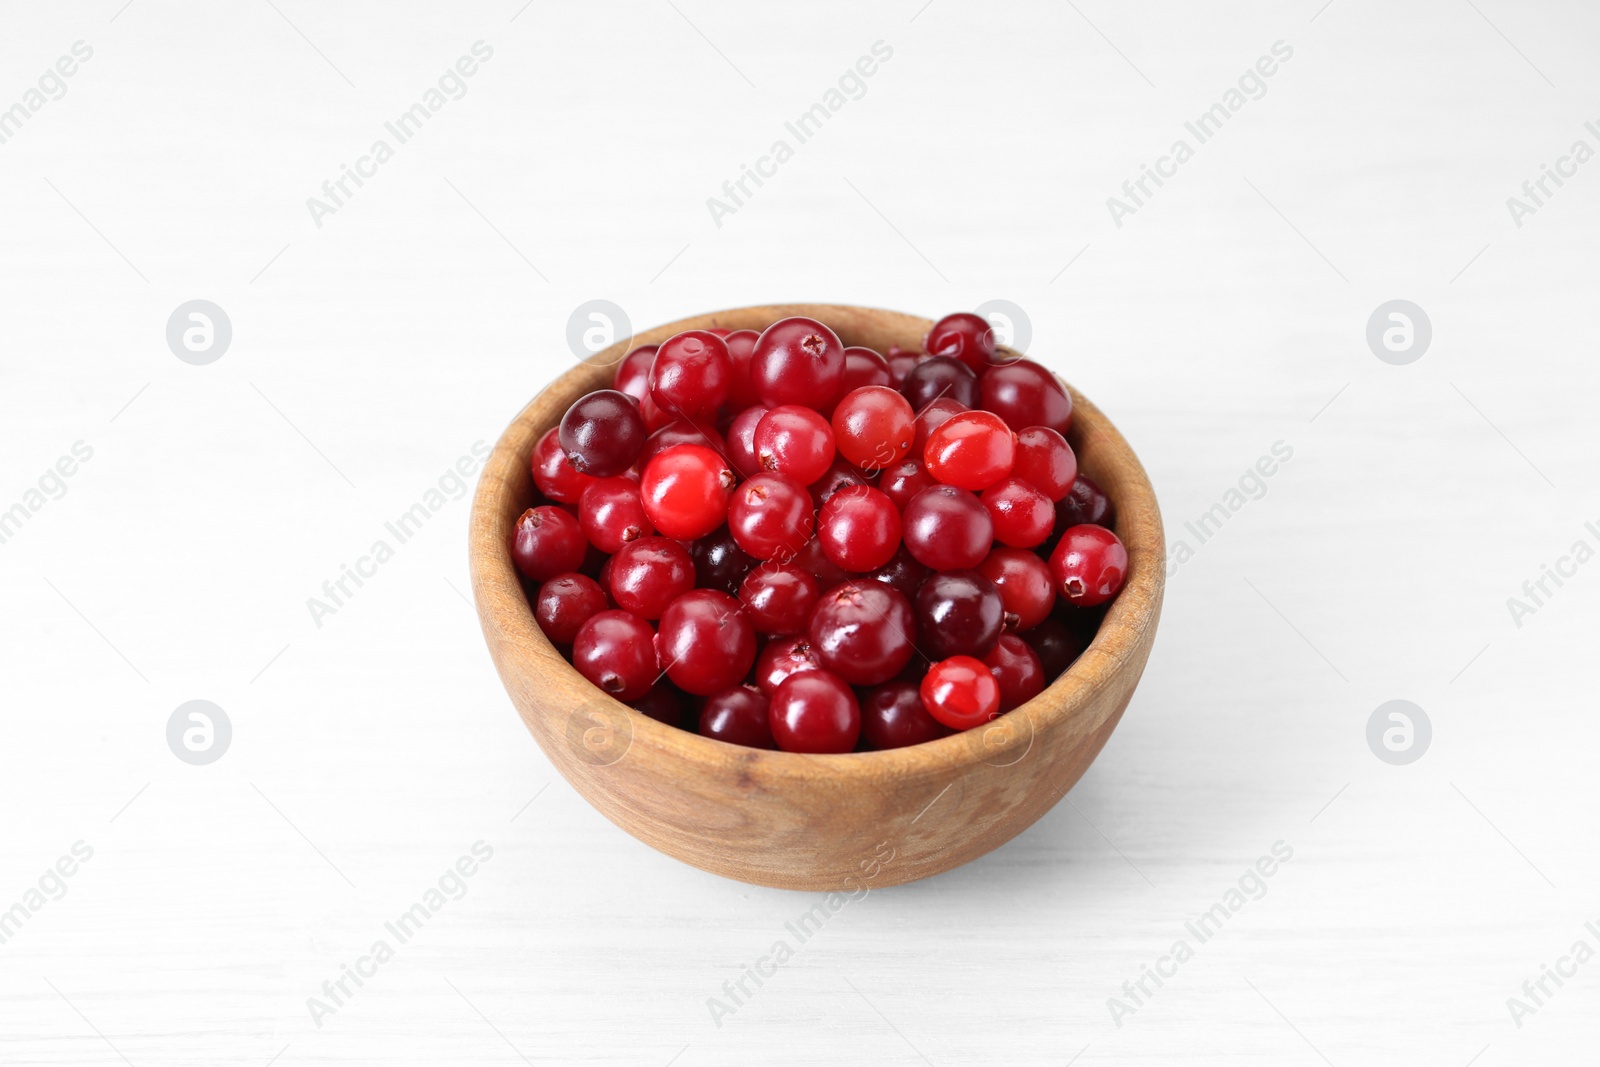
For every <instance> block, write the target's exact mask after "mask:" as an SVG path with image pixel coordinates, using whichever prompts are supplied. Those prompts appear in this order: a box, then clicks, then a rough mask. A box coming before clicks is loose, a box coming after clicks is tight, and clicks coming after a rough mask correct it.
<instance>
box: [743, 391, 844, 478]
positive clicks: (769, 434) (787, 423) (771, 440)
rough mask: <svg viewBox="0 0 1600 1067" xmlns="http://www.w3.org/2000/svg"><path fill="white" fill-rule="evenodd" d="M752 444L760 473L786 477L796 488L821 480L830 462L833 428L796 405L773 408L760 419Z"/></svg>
mask: <svg viewBox="0 0 1600 1067" xmlns="http://www.w3.org/2000/svg"><path fill="white" fill-rule="evenodd" d="M754 441H755V446H756V458H757V459H758V460H759V461H760V463H761V469H762V470H764V471H772V472H774V473H776V474H783V475H787V476H788V477H790V478H792V479H794V480H795V481H796V482H798V483H799V484H800V485H810V484H811V483H812V482H814V481H816V480H817V479H818V478H820V477H822V474H823V472H824V471H826V470H827V469H828V464H830V463H832V462H833V428H832V427H830V426H829V425H828V420H827V419H825V418H823V417H822V416H821V415H819V414H817V413H816V412H815V411H812V410H811V409H810V408H805V407H801V406H800V405H798V404H784V405H782V406H779V407H774V408H772V410H770V411H768V412H767V413H766V414H765V415H763V416H761V421H760V422H758V423H756V432H755V438H754Z"/></svg>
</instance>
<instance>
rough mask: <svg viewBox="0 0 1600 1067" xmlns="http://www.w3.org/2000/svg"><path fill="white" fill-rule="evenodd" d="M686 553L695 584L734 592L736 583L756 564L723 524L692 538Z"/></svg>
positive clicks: (737, 588)
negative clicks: (704, 534) (692, 545)
mask: <svg viewBox="0 0 1600 1067" xmlns="http://www.w3.org/2000/svg"><path fill="white" fill-rule="evenodd" d="M689 554H690V555H692V556H693V557H694V573H695V584H696V585H698V586H700V588H702V589H720V590H721V591H722V592H724V593H736V592H738V591H739V583H740V582H742V581H744V576H745V575H746V574H748V573H749V571H750V568H751V567H754V566H755V565H756V561H755V560H753V559H751V558H750V557H749V556H747V555H745V554H744V550H743V549H742V548H740V547H739V543H738V542H737V541H735V540H734V539H733V534H732V532H730V531H729V529H728V528H727V527H726V526H724V527H722V528H721V529H718V530H716V531H714V532H712V533H709V534H707V535H706V536H704V537H702V538H700V540H698V541H696V542H694V547H693V548H691V549H690V550H689Z"/></svg>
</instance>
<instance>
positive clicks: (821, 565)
mask: <svg viewBox="0 0 1600 1067" xmlns="http://www.w3.org/2000/svg"><path fill="white" fill-rule="evenodd" d="M794 564H795V566H797V567H803V568H804V569H806V570H808V571H810V572H811V573H812V574H814V575H816V576H817V585H818V586H819V587H821V588H823V589H832V588H833V587H834V586H836V585H838V584H839V583H840V582H846V581H849V580H850V575H849V573H848V572H846V571H844V570H843V569H841V568H840V567H839V566H838V565H837V564H835V563H834V562H833V560H831V559H829V558H828V554H827V553H826V552H824V551H823V550H822V542H821V541H819V540H817V539H816V538H815V537H813V538H812V539H811V540H809V541H807V542H806V543H805V547H803V548H801V549H800V553H799V555H797V556H795V557H794Z"/></svg>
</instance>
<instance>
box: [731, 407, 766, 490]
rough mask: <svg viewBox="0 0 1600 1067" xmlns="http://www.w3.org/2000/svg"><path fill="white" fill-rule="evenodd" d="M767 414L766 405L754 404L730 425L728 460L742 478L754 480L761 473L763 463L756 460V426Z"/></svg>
mask: <svg viewBox="0 0 1600 1067" xmlns="http://www.w3.org/2000/svg"><path fill="white" fill-rule="evenodd" d="M766 413H767V408H766V407H765V406H764V405H761V404H752V405H751V406H750V407H747V408H745V409H744V410H743V411H741V412H739V414H737V415H735V416H734V417H733V421H732V422H730V423H728V442H727V449H728V458H729V459H731V460H733V465H734V466H735V467H736V468H738V470H739V474H740V476H741V477H744V478H753V477H755V476H756V475H757V474H760V473H761V461H760V460H759V459H757V458H756V424H757V423H759V422H760V421H761V416H763V415H765V414H766Z"/></svg>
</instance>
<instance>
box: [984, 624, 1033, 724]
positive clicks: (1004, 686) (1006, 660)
mask: <svg viewBox="0 0 1600 1067" xmlns="http://www.w3.org/2000/svg"><path fill="white" fill-rule="evenodd" d="M983 662H984V663H985V664H987V665H988V667H989V673H990V674H992V675H994V680H995V682H996V683H997V684H998V685H999V686H1000V710H1001V711H1010V710H1011V709H1012V708H1018V707H1021V706H1022V705H1024V704H1026V703H1027V702H1028V701H1030V700H1032V699H1033V698H1034V697H1036V696H1038V695H1039V694H1040V693H1042V692H1044V687H1045V677H1044V664H1043V663H1041V662H1040V661H1039V654H1038V653H1037V652H1035V651H1034V650H1033V649H1031V648H1029V647H1028V642H1026V641H1024V640H1023V639H1022V638H1020V637H1018V636H1017V635H1016V634H1001V635H1000V640H999V641H997V642H995V646H994V648H993V649H991V650H990V651H989V654H988V655H987V656H984V657H983Z"/></svg>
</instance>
